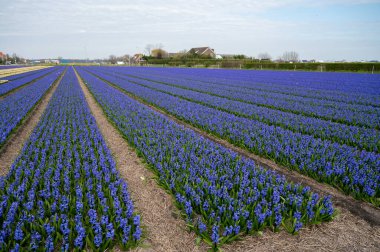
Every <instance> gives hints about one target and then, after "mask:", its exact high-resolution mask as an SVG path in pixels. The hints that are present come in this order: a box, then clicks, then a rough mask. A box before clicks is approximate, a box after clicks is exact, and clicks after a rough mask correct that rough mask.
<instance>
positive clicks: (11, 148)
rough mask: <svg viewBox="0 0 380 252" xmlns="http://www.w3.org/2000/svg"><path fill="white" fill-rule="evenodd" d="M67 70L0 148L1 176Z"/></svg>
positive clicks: (38, 118) (4, 173) (35, 123)
mask: <svg viewBox="0 0 380 252" xmlns="http://www.w3.org/2000/svg"><path fill="white" fill-rule="evenodd" d="M65 72H66V71H64V72H63V73H62V74H61V76H60V77H59V78H58V79H57V80H56V81H55V82H54V83H53V85H52V86H51V87H50V88H49V90H48V91H47V92H46V93H45V94H44V96H43V97H42V99H41V100H40V101H39V102H38V103H37V104H36V106H35V107H34V108H33V109H32V111H31V112H29V114H28V115H27V116H26V118H24V119H23V122H22V125H21V126H20V127H18V129H17V130H16V131H15V132H14V133H13V134H12V135H11V136H10V138H9V139H8V141H7V143H6V144H5V145H4V146H3V147H2V148H1V149H0V176H4V175H6V174H7V173H8V171H9V168H10V166H11V165H12V163H13V162H14V160H15V159H16V157H17V156H18V154H19V153H20V151H21V149H22V147H23V146H24V144H25V142H26V141H27V139H28V138H29V136H30V134H31V133H32V131H33V129H34V128H35V127H36V125H37V123H38V122H39V120H40V118H41V116H42V114H43V113H44V111H45V109H46V107H47V105H48V103H49V101H50V98H51V97H52V95H53V94H54V92H55V90H56V89H57V87H58V84H59V83H60V82H61V80H62V77H63V75H64V74H65Z"/></svg>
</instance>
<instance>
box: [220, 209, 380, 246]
mask: <svg viewBox="0 0 380 252" xmlns="http://www.w3.org/2000/svg"><path fill="white" fill-rule="evenodd" d="M340 210H341V211H342V212H341V214H340V215H339V216H338V217H337V218H336V219H334V221H332V222H329V223H324V224H321V225H314V226H310V227H306V228H303V229H301V231H300V234H299V235H291V234H289V233H287V232H285V231H283V232H279V233H273V232H271V231H266V232H264V234H263V235H262V236H246V237H244V239H243V240H241V241H238V242H234V243H231V244H226V245H225V246H223V248H222V249H223V250H224V251H231V252H235V251H289V252H290V251H292V252H293V251H300V252H301V251H302V252H304V251H345V252H346V251H380V228H379V227H371V226H370V225H368V223H367V222H365V221H364V220H361V219H360V218H358V217H356V216H354V215H352V214H351V213H350V212H349V211H347V210H344V209H340Z"/></svg>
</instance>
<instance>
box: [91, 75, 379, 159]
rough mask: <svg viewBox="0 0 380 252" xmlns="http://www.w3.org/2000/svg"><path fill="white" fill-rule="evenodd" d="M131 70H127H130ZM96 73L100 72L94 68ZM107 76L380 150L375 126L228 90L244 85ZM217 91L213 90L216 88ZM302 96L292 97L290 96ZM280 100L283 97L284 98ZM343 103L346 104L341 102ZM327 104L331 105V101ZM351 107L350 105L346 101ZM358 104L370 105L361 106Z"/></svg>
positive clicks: (232, 112)
mask: <svg viewBox="0 0 380 252" xmlns="http://www.w3.org/2000/svg"><path fill="white" fill-rule="evenodd" d="M129 71H130V70H129ZM97 72H99V71H97ZM124 72H126V73H124ZM103 73H105V74H108V75H114V76H118V77H119V78H120V79H121V80H126V81H128V82H130V83H133V84H138V85H141V86H144V87H147V88H151V89H155V90H157V91H161V92H165V93H167V94H170V95H174V96H178V97H180V98H182V99H186V100H189V101H192V102H196V103H199V104H202V105H205V106H208V107H212V108H216V109H219V110H222V111H225V112H228V113H231V114H234V115H237V116H239V117H243V118H248V119H253V120H255V121H260V122H263V123H265V124H268V125H274V126H279V127H282V128H284V129H288V130H290V131H293V132H296V133H301V134H304V135H310V136H313V137H314V138H320V139H322V140H328V141H332V142H336V143H339V144H346V145H350V146H353V147H357V148H358V149H364V150H367V151H374V152H379V150H380V131H379V130H376V129H374V128H364V127H360V126H354V125H346V124H342V123H337V122H332V121H330V120H324V119H321V118H316V117H313V116H305V115H303V114H295V113H293V112H285V111H282V110H279V109H276V108H269V107H266V106H262V104H255V103H254V102H255V101H256V99H248V100H247V99H246V100H236V99H234V98H233V97H232V96H233V95H231V93H243V94H247V93H248V94H249V93H251V92H252V91H251V90H249V89H248V90H247V89H246V88H244V89H243V88H236V87H235V88H232V87H230V86H227V85H224V86H223V85H221V84H210V83H204V82H200V81H194V80H192V81H189V80H186V79H180V78H179V77H178V78H176V79H173V77H171V78H169V77H166V76H165V75H163V76H155V75H154V76H149V75H148V76H145V75H142V76H141V75H138V76H136V75H133V73H129V72H128V71H126V70H124V69H121V70H119V69H118V68H116V69H112V70H111V71H110V70H108V69H107V70H106V71H103ZM215 90H216V91H215ZM295 98H298V99H301V100H302V99H304V98H302V97H301V98H300V97H293V99H295ZM283 99H286V97H284V98H283ZM343 104H345V103H343ZM328 105H329V106H331V104H329V102H328ZM345 105H348V106H353V105H350V104H345ZM360 106H361V107H370V108H371V109H374V108H373V107H371V106H364V105H360Z"/></svg>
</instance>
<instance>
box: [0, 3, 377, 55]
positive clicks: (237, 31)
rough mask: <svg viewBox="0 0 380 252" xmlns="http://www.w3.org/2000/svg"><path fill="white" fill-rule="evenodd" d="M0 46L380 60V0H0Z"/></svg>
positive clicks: (25, 50) (26, 51)
mask: <svg viewBox="0 0 380 252" xmlns="http://www.w3.org/2000/svg"><path fill="white" fill-rule="evenodd" d="M0 6H1V7H0V51H2V52H5V53H8V54H12V53H16V54H18V55H20V56H22V57H25V58H34V59H36V58H57V57H63V58H75V59H85V58H90V59H94V58H108V57H109V55H111V54H113V55H117V56H122V55H125V54H131V55H133V54H135V53H146V51H145V47H146V45H147V44H153V45H157V44H161V45H162V46H163V49H164V50H166V51H168V52H178V51H180V50H184V49H187V50H189V49H190V48H192V47H201V46H210V47H211V48H214V49H215V52H216V53H217V54H245V55H247V56H252V57H257V56H258V55H259V54H260V53H265V52H266V53H269V55H271V57H272V58H273V59H276V58H278V57H280V56H281V55H282V54H283V53H284V52H286V51H295V52H297V53H298V54H299V56H300V59H316V60H343V59H344V60H349V61H358V60H380V0H356V1H353V0H318V1H315V0H313V1H307V0H304V1H301V0H279V1H275V0H266V1H263V0H235V1H231V0H214V1H206V0H202V1H201V0H179V1H174V0H154V1H153V0H140V1H137V0H65V1H60V0H55V1H52V0H38V1H36V0H0Z"/></svg>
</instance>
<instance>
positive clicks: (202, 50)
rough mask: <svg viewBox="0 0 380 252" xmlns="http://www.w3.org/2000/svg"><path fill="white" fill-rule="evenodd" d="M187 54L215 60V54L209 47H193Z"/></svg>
mask: <svg viewBox="0 0 380 252" xmlns="http://www.w3.org/2000/svg"><path fill="white" fill-rule="evenodd" d="M187 53H188V54H197V55H199V56H204V57H211V58H215V56H216V54H215V51H214V49H211V48H210V47H208V46H207V47H194V48H191V49H190V50H189V51H188V52H187Z"/></svg>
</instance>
